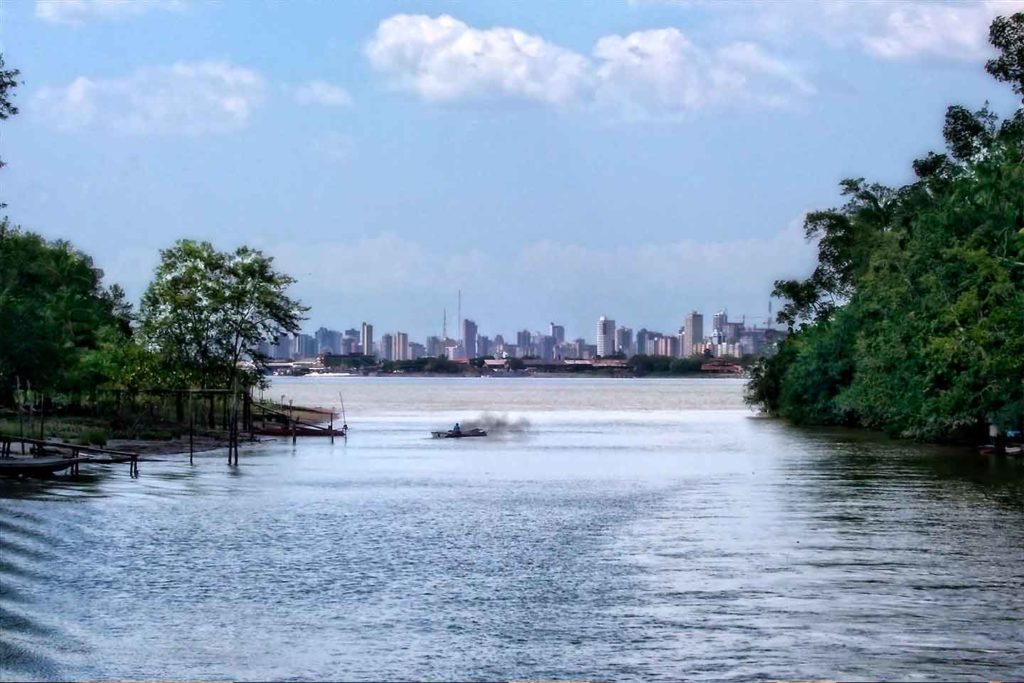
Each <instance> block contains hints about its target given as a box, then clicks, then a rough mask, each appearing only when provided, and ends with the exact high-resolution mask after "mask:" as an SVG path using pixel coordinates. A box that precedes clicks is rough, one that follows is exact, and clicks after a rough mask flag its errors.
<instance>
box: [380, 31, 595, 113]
mask: <svg viewBox="0 0 1024 683" xmlns="http://www.w3.org/2000/svg"><path fill="white" fill-rule="evenodd" d="M366 55H367V57H369V59H370V63H371V64H372V65H373V66H374V68H376V69H378V70H379V71H381V72H384V73H385V74H387V75H388V76H389V77H390V78H391V79H392V82H393V83H394V85H396V86H397V87H400V88H403V89H408V90H412V91H414V92H416V93H417V94H418V95H420V97H422V98H423V99H425V100H430V101H436V102H452V101H457V100H462V99H474V98H476V99H489V98H493V97H512V98H518V99H524V100H533V101H537V102H543V103H547V104H564V103H567V102H571V101H573V100H575V99H576V98H577V97H578V96H579V92H580V90H581V88H582V87H583V85H584V83H585V81H586V79H587V76H588V70H589V65H588V63H587V60H586V58H584V57H582V56H581V55H578V54H576V53H575V52H573V51H571V50H567V49H565V48H562V47H559V46H557V45H554V44H552V43H549V42H547V41H546V40H544V39H543V38H538V37H537V36H531V35H529V34H527V33H524V32H522V31H519V30H516V29H514V28H492V29H484V30H481V29H476V28H472V27H471V26H469V25H467V24H465V23H463V22H461V21H459V20H458V19H455V18H453V17H450V16H447V15H443V16H440V17H436V18H434V17H428V16H423V15H415V16H414V15H408V14H399V15H396V16H393V17H391V18H389V19H385V20H384V21H382V22H381V23H380V25H379V26H378V27H377V31H376V33H375V34H374V36H373V39H372V40H371V41H370V42H369V44H368V45H367V46H366Z"/></svg>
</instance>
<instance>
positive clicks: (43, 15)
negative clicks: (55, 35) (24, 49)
mask: <svg viewBox="0 0 1024 683" xmlns="http://www.w3.org/2000/svg"><path fill="white" fill-rule="evenodd" d="M182 7H184V2H182V0H36V17H37V18H39V19H42V20H43V21H48V22H51V23H54V24H72V25H77V24H82V23H84V22H86V21H89V20H91V19H98V20H121V19H127V18H129V17H135V16H138V15H140V14H144V13H146V12H148V11H150V10H179V9H181V8H182Z"/></svg>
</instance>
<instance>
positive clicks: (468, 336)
mask: <svg viewBox="0 0 1024 683" xmlns="http://www.w3.org/2000/svg"><path fill="white" fill-rule="evenodd" d="M462 349H463V354H464V356H465V357H466V358H476V357H477V349H476V323H475V322H473V321H472V320H463V321H462Z"/></svg>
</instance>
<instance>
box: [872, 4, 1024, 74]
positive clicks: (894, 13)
mask: <svg viewBox="0 0 1024 683" xmlns="http://www.w3.org/2000/svg"><path fill="white" fill-rule="evenodd" d="M1020 10H1024V2H1021V1H1019V0H1002V1H995V2H993V1H991V0H990V1H988V2H971V3H956V2H953V3H934V2H930V3H892V4H888V5H886V6H885V7H884V12H882V13H880V16H879V17H878V19H877V25H876V26H872V27H870V28H868V29H867V30H864V31H863V32H862V33H861V35H860V40H861V43H862V44H863V46H864V49H865V50H867V52H869V53H870V54H872V55H874V56H876V57H881V58H882V59H889V60H900V59H911V58H917V57H938V58H945V59H964V60H981V59H984V58H985V57H986V56H988V54H989V52H990V51H991V48H990V46H989V44H988V28H989V25H990V24H991V23H992V20H993V19H994V18H995V17H996V16H998V15H1000V14H1012V13H1013V12H1015V11H1020Z"/></svg>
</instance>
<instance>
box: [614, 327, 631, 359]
mask: <svg viewBox="0 0 1024 683" xmlns="http://www.w3.org/2000/svg"><path fill="white" fill-rule="evenodd" d="M615 353H621V354H623V355H624V356H626V358H629V357H630V356H632V355H633V330H632V328H629V327H620V328H619V329H617V330H615Z"/></svg>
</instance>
